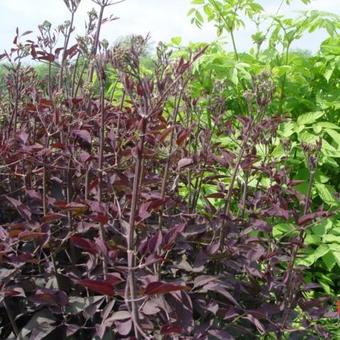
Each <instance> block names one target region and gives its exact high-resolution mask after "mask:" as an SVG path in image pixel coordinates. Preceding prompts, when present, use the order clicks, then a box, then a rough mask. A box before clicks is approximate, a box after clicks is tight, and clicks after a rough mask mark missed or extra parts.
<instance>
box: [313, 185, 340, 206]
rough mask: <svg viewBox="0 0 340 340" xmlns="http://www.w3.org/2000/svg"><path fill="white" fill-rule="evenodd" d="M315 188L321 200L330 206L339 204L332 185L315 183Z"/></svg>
mask: <svg viewBox="0 0 340 340" xmlns="http://www.w3.org/2000/svg"><path fill="white" fill-rule="evenodd" d="M315 188H316V190H317V192H318V194H319V196H320V198H321V199H322V200H323V201H324V202H325V203H327V204H328V205H330V206H337V205H338V202H337V200H336V199H335V197H334V195H333V192H335V190H334V188H333V187H332V186H330V185H326V184H322V183H315Z"/></svg>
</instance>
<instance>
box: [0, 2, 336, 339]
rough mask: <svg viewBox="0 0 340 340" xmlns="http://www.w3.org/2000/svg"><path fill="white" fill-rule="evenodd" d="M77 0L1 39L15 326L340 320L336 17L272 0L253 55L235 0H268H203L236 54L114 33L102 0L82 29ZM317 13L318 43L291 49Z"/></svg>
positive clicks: (8, 318) (313, 333)
mask: <svg viewBox="0 0 340 340" xmlns="http://www.w3.org/2000/svg"><path fill="white" fill-rule="evenodd" d="M79 2H80V1H79V0H65V3H66V5H67V6H68V8H69V10H70V14H71V21H70V22H66V23H65V24H64V25H62V26H60V27H58V29H57V30H54V29H53V28H52V27H51V25H50V24H49V23H48V22H45V23H44V24H43V25H41V26H39V31H40V36H39V37H38V39H37V41H36V42H33V41H31V40H24V39H26V38H25V36H26V34H23V35H20V34H19V31H17V34H16V37H15V39H14V48H13V49H12V50H11V52H10V53H5V54H4V55H2V56H1V57H2V59H4V60H5V63H4V66H3V67H4V68H5V71H4V76H3V77H4V80H3V82H2V84H1V87H0V89H1V94H0V96H1V97H0V98H1V100H0V110H1V116H0V117H1V123H0V124H1V125H0V195H1V203H2V204H1V206H0V240H1V243H0V254H1V257H0V261H1V307H0V313H1V337H2V338H9V339H10V338H23V339H26V338H28V339H42V338H46V339H54V338H59V339H61V338H69V339H92V338H98V339H114V338H129V337H130V338H131V337H132V338H138V339H139V338H149V339H151V338H165V339H167V338H169V339H176V338H180V339H184V338H185V339H191V338H193V339H210V338H211V339H213V338H218V339H233V338H236V339H237V338H242V337H246V338H247V339H252V338H263V339H265V338H266V339H267V338H268V339H271V338H292V339H300V338H301V339H303V338H331V337H333V336H334V337H335V336H336V332H337V319H336V313H335V309H334V308H335V299H336V294H337V292H338V289H339V287H338V281H337V280H338V278H339V267H340V249H339V233H340V232H339V229H340V224H339V209H338V208H339V200H338V199H339V197H338V195H339V182H338V178H339V157H340V134H339V129H340V127H339V120H340V115H339V110H340V106H339V103H340V101H339V98H340V89H339V83H338V79H339V78H338V77H339V60H340V59H339V58H340V48H339V46H340V45H339V44H338V42H339V35H338V30H339V21H338V19H337V18H336V17H334V16H332V15H328V14H325V13H317V12H310V13H306V14H304V15H303V16H302V17H301V18H297V19H294V20H293V19H286V18H282V17H276V18H274V19H273V20H272V22H271V23H270V24H269V26H268V29H267V30H266V31H265V33H261V32H260V31H259V32H257V33H256V34H254V36H253V37H254V42H255V46H256V49H254V51H251V52H250V53H240V52H238V51H237V46H236V41H235V30H236V29H237V27H238V26H239V25H240V22H239V17H238V16H237V15H238V13H237V11H238V10H241V11H243V10H244V11H245V13H246V14H247V15H248V16H249V17H250V18H251V19H253V20H258V19H257V18H256V16H257V15H258V14H261V7H260V6H258V5H257V4H255V3H254V2H253V1H251V0H247V1H236V2H235V1H232V0H228V1H227V0H225V1H213V0H207V1H204V0H199V1H198V0H195V1H193V3H194V4H196V5H198V7H195V9H194V10H192V11H191V15H194V20H193V21H194V22H195V23H197V24H198V25H200V26H201V25H202V24H203V16H202V14H201V12H200V8H201V7H200V6H202V8H203V10H204V13H205V15H207V17H208V19H209V20H211V21H214V22H216V25H217V28H218V32H219V33H223V32H224V31H225V32H227V33H228V34H230V36H231V39H232V41H233V42H234V45H233V46H234V53H227V52H226V51H225V50H224V49H223V48H222V47H221V46H220V45H219V44H217V43H214V44H211V45H210V46H206V45H205V44H194V45H190V46H188V47H182V46H181V45H180V44H181V43H180V39H179V38H175V39H173V40H172V42H171V44H169V45H164V44H160V45H159V46H158V47H157V50H156V52H155V55H154V56H150V55H148V54H147V53H146V52H147V48H148V38H143V37H140V36H133V37H131V38H129V39H127V41H124V42H122V43H119V44H117V45H116V46H114V47H113V48H109V47H108V44H107V42H105V41H100V35H99V33H100V28H101V25H102V23H103V22H105V21H108V20H106V19H104V16H103V15H104V10H106V9H107V7H108V6H109V5H111V3H110V2H109V1H108V0H96V1H94V2H95V3H96V4H97V5H98V6H99V7H100V12H99V14H97V13H96V12H95V11H92V12H91V13H89V19H88V24H87V32H86V35H85V36H84V37H78V38H77V44H76V45H74V46H70V37H71V34H72V32H73V18H74V16H75V13H76V11H77V7H78V5H79ZM240 4H241V5H242V6H240ZM233 11H234V12H233ZM230 13H233V15H229V14H230ZM222 19H223V20H222ZM322 27H325V28H327V30H328V32H329V37H328V38H327V40H325V42H323V44H322V46H321V49H320V52H319V53H318V54H317V55H306V54H303V53H298V52H291V51H290V50H289V48H290V45H291V43H292V41H293V40H294V39H298V38H299V37H300V36H301V35H302V34H303V32H304V31H308V30H314V29H317V28H322ZM57 36H59V40H58V39H57ZM60 39H61V40H62V44H61V46H62V48H59V47H58V46H59V45H60ZM265 41H267V42H269V44H268V47H266V48H263V47H262V46H263V45H264V43H265ZM281 47H282V48H283V52H279V51H282V49H281ZM27 57H32V58H33V59H34V60H36V61H40V62H41V63H43V64H44V66H43V68H40V69H37V67H36V66H35V65H33V66H32V65H31V66H25V60H26V58H27ZM39 70H40V72H38V71H39ZM41 71H42V72H41ZM39 73H40V74H39Z"/></svg>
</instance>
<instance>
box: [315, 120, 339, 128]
mask: <svg viewBox="0 0 340 340" xmlns="http://www.w3.org/2000/svg"><path fill="white" fill-rule="evenodd" d="M315 126H320V127H321V128H326V129H333V130H340V126H338V125H336V124H333V123H331V122H317V123H315Z"/></svg>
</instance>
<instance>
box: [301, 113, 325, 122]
mask: <svg viewBox="0 0 340 340" xmlns="http://www.w3.org/2000/svg"><path fill="white" fill-rule="evenodd" d="M324 114H325V113H324V112H323V111H316V112H308V113H305V114H303V115H301V116H299V117H298V119H297V123H298V125H308V124H312V123H314V122H315V121H317V120H318V119H319V118H320V117H322V116H323V115H324Z"/></svg>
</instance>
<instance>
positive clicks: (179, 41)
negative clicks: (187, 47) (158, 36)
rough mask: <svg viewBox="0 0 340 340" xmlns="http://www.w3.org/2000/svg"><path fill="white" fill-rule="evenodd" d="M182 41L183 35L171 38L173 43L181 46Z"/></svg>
mask: <svg viewBox="0 0 340 340" xmlns="http://www.w3.org/2000/svg"><path fill="white" fill-rule="evenodd" d="M181 42H182V38H181V37H173V38H171V43H172V44H173V45H176V46H179V45H180V44H181Z"/></svg>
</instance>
